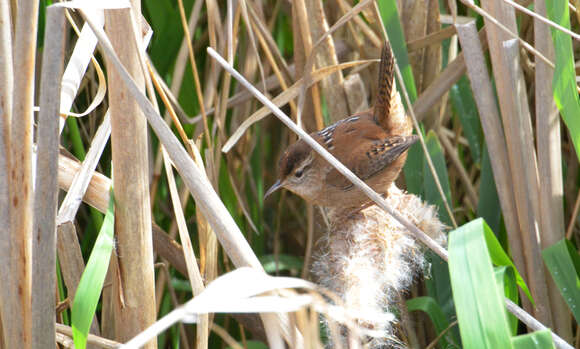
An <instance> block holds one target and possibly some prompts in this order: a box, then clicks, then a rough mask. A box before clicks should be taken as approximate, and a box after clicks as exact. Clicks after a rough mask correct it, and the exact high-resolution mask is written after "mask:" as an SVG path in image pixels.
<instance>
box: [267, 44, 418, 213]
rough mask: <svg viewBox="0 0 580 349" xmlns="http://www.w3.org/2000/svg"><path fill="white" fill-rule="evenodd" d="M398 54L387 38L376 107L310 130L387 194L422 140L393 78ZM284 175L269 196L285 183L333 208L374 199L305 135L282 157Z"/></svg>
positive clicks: (322, 142)
mask: <svg viewBox="0 0 580 349" xmlns="http://www.w3.org/2000/svg"><path fill="white" fill-rule="evenodd" d="M394 64H395V62H394V58H393V54H392V51H391V48H390V46H389V45H388V44H387V43H385V45H384V47H383V50H382V54H381V63H380V67H379V89H378V96H377V101H376V102H375V105H374V107H373V108H372V109H370V110H367V111H364V112H361V113H358V114H355V115H352V116H350V117H348V118H346V119H342V120H340V121H338V122H336V123H334V124H332V125H330V126H328V127H326V128H325V129H323V130H321V131H318V132H313V133H311V134H310V135H311V136H312V138H314V139H315V140H316V141H317V142H318V143H320V144H321V145H322V146H324V147H325V148H326V150H328V151H329V152H330V153H331V154H332V155H334V156H335V157H336V158H337V159H338V160H339V161H340V162H342V163H343V164H344V165H345V166H346V167H348V168H349V169H350V170H351V171H352V172H353V173H354V174H355V175H357V176H358V177H359V178H360V179H362V180H363V181H365V182H366V183H367V184H368V185H369V186H370V187H371V188H373V189H374V190H375V191H377V192H378V193H380V194H385V193H386V192H387V190H388V188H389V186H390V185H391V183H392V182H393V181H394V180H395V179H396V178H397V177H398V175H399V172H400V171H401V168H402V167H403V165H404V164H405V160H406V157H407V154H406V151H407V149H409V147H410V146H411V145H412V144H413V143H415V142H416V141H417V139H418V138H417V136H414V135H411V133H412V129H413V128H412V125H411V122H410V120H409V119H408V117H407V115H406V114H405V111H404V108H403V106H402V103H401V98H400V96H399V93H398V92H397V91H396V88H395V81H394V74H393V72H394ZM278 166H279V177H278V180H277V181H276V183H274V185H273V186H272V187H271V188H270V189H268V191H267V192H266V194H265V197H266V196H268V195H270V194H271V193H273V192H274V191H276V190H278V189H280V188H286V189H288V190H290V191H292V192H294V193H295V194H298V195H299V196H301V197H302V198H304V199H305V200H306V201H308V202H310V203H312V204H315V205H320V206H325V207H331V208H336V207H339V208H351V207H359V206H361V205H363V204H365V203H367V202H369V201H370V199H369V198H368V197H367V196H366V195H365V194H364V193H363V192H362V191H360V190H359V189H357V188H355V187H354V186H353V184H352V183H351V182H350V181H349V180H348V179H346V177H344V176H343V175H342V174H340V172H338V171H337V170H336V169H335V168H334V167H333V166H332V165H330V164H329V163H328V162H327V161H326V160H324V159H323V158H322V157H321V156H320V155H319V154H318V153H316V152H315V151H314V150H312V148H310V146H309V145H308V144H306V142H304V140H299V141H297V142H296V143H294V144H292V145H290V146H289V147H288V149H286V151H285V152H284V154H283V155H282V157H281V158H280V161H279V165H278Z"/></svg>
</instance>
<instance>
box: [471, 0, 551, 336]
mask: <svg viewBox="0 0 580 349" xmlns="http://www.w3.org/2000/svg"><path fill="white" fill-rule="evenodd" d="M482 5H483V9H484V10H485V11H487V13H489V14H490V15H491V16H493V17H494V18H495V19H496V20H497V21H499V22H500V23H503V25H504V26H506V27H507V28H508V29H510V30H511V31H512V32H515V31H517V26H516V19H515V14H514V10H513V8H511V7H510V6H508V5H507V4H505V3H504V2H503V1H501V0H489V1H485V2H483V3H482ZM485 20H486V23H487V24H488V27H487V28H488V29H487V30H488V39H489V40H488V41H489V50H490V53H491V61H492V68H493V74H494V77H495V81H496V89H497V95H498V98H499V106H500V111H501V115H502V116H503V118H502V121H503V125H504V130H505V139H506V145H507V154H508V162H509V165H510V168H511V174H512V176H513V180H512V184H513V191H514V197H515V203H516V212H517V217H518V222H519V230H516V231H513V232H510V234H516V238H515V239H512V240H510V243H511V242H515V243H517V245H514V246H511V250H512V251H513V250H514V249H517V248H521V249H522V254H523V256H524V259H523V261H524V265H523V266H522V265H519V266H518V268H519V269H523V270H526V273H525V275H526V277H527V279H526V280H527V281H528V282H529V284H528V285H529V286H530V291H531V292H532V296H533V297H534V299H535V301H536V304H537V307H536V309H535V312H534V314H536V315H537V316H538V319H539V320H540V321H541V322H542V323H544V324H546V325H547V326H549V327H551V324H552V319H551V311H550V307H549V300H548V298H547V292H546V290H545V275H544V272H543V267H542V260H541V256H540V254H539V241H538V240H537V238H536V236H538V235H537V233H538V228H539V225H538V224H539V207H538V206H539V203H538V185H539V183H538V173H537V163H536V158H535V153H534V147H533V134H532V131H531V121H530V119H529V118H530V116H529V110H528V105H527V103H528V102H527V96H526V93H525V87H524V86H525V85H524V82H523V81H521V79H523V76H521V75H520V73H521V71H520V66H519V60H518V59H519V56H518V55H516V56H515V57H513V58H512V60H511V61H507V60H505V55H506V54H509V53H510V52H511V51H510V48H508V47H506V46H502V45H504V44H503V43H504V41H505V40H508V39H512V37H511V35H510V34H508V33H506V32H505V31H503V30H501V28H500V27H498V26H497V25H496V24H495V23H494V22H491V21H490V20H488V17H486V18H485ZM512 79H513V80H512ZM514 84H516V85H514ZM516 88H520V89H521V88H524V90H516ZM516 93H517V95H516ZM530 166H531V168H530ZM520 176H524V178H523V179H524V180H522V179H521V177H520ZM516 177H517V178H516ZM516 240H517V241H516ZM522 267H523V268H522Z"/></svg>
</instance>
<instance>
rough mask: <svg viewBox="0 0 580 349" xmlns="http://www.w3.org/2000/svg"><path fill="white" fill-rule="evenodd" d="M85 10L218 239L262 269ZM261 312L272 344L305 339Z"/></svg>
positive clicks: (241, 261)
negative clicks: (284, 340)
mask: <svg viewBox="0 0 580 349" xmlns="http://www.w3.org/2000/svg"><path fill="white" fill-rule="evenodd" d="M81 14H82V15H83V17H84V18H85V20H87V22H88V23H89V24H90V25H91V28H92V29H93V31H94V32H95V34H96V35H97V37H98V38H99V42H100V43H101V45H102V48H103V51H104V52H105V54H106V56H107V57H108V59H109V60H110V61H109V62H110V63H112V64H113V66H114V68H115V69H116V70H117V71H118V72H119V73H120V74H121V76H122V78H123V80H124V82H125V83H126V85H127V87H128V89H129V92H130V93H131V95H132V96H133V97H134V98H135V99H136V101H137V102H138V103H139V105H140V106H141V108H142V110H143V111H144V113H145V116H146V117H147V120H148V121H149V123H150V125H151V126H152V128H153V130H154V131H155V133H156V134H157V136H158V137H159V139H160V141H161V142H162V143H163V144H164V146H165V147H166V148H167V150H168V153H169V155H170V157H171V160H172V161H173V163H174V164H175V166H176V168H177V170H178V171H179V173H180V174H181V176H182V178H183V180H184V182H185V183H186V185H187V186H188V188H189V189H190V191H191V193H192V194H193V196H194V197H195V198H196V202H197V204H198V205H199V207H200V208H201V210H202V211H203V213H204V215H205V216H206V218H207V219H208V221H209V222H210V224H211V225H212V228H213V229H214V231H215V232H216V233H217V234H218V239H220V242H221V244H222V246H223V247H224V249H225V251H226V252H227V253H228V255H229V257H230V258H231V259H232V261H233V262H234V263H235V264H236V265H238V266H240V265H249V266H252V267H254V268H258V269H261V265H260V263H259V261H258V259H257V258H256V256H255V255H254V254H253V252H252V250H251V248H250V247H249V245H248V243H247V241H246V240H245V239H244V237H243V235H242V234H241V232H240V231H239V228H238V227H237V226H236V224H235V222H234V221H233V219H232V217H231V216H230V215H229V213H228V212H227V210H226V209H225V207H224V205H223V203H222V202H221V201H220V200H219V198H218V197H217V195H216V193H215V191H213V188H212V187H211V184H209V182H207V180H206V179H204V177H203V176H202V175H201V174H200V173H199V169H198V167H197V166H196V165H195V164H194V163H193V161H192V159H191V158H190V157H189V156H188V155H187V153H186V152H185V150H184V149H183V147H182V146H181V145H180V144H179V142H178V141H177V138H176V137H175V135H174V134H173V133H172V132H171V130H170V129H169V127H168V126H167V125H166V124H165V123H164V122H163V121H162V119H161V116H159V115H158V114H157V113H156V112H155V110H154V108H153V106H152V105H151V103H150V102H149V101H148V100H147V98H146V97H145V96H144V95H143V94H142V92H141V91H140V90H139V88H138V87H137V85H136V84H135V82H134V81H133V80H132V78H131V76H130V75H129V73H128V72H127V70H126V69H125V68H124V67H123V65H122V64H121V63H120V61H119V59H118V57H117V56H116V54H115V51H114V49H113V48H112V46H111V43H110V41H109V40H108V38H107V37H106V35H105V34H104V33H103V31H102V30H100V29H99V28H98V26H96V25H95V24H94V23H93V22H92V20H91V19H90V17H88V16H87V15H86V14H85V13H84V12H83V11H81ZM261 316H262V318H263V319H264V325H265V327H266V333H267V335H268V340H269V343H270V345H271V346H272V347H274V348H281V347H282V346H283V342H282V340H281V337H280V333H282V334H283V335H284V336H285V338H286V339H287V340H288V341H290V338H293V339H294V340H296V341H298V343H301V342H302V336H301V334H300V333H299V332H297V331H296V329H294V328H290V327H289V323H288V321H287V319H285V318H284V317H279V316H276V315H272V314H262V315H261Z"/></svg>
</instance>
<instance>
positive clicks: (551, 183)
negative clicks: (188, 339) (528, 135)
mask: <svg viewBox="0 0 580 349" xmlns="http://www.w3.org/2000/svg"><path fill="white" fill-rule="evenodd" d="M535 10H536V11H537V13H538V15H540V17H541V16H542V15H545V13H546V3H545V2H543V1H538V2H536V3H535ZM542 18H543V17H542ZM534 36H535V38H534V42H535V45H536V48H537V49H538V50H539V51H541V52H544V53H545V54H546V57H548V58H549V59H553V58H554V44H553V42H552V40H551V36H550V28H549V27H548V25H547V24H546V23H545V22H544V21H542V20H541V19H540V18H537V19H536V20H535V21H534ZM535 72H536V74H535V90H536V95H535V97H536V98H535V100H536V105H535V106H536V115H541V116H542V117H536V142H537V147H536V149H537V153H538V172H539V179H540V195H539V198H540V218H541V219H540V226H541V233H542V236H541V243H542V248H546V247H548V246H551V245H553V244H555V243H556V242H558V241H559V240H561V239H562V238H564V215H563V212H562V207H563V197H564V185H563V179H562V151H561V147H562V144H561V143H562V142H561V134H560V114H559V112H558V109H557V108H556V103H555V102H554V97H553V90H552V79H553V77H554V70H553V69H552V68H550V67H548V65H546V64H544V63H543V62H542V61H538V62H536V69H535ZM546 281H547V282H548V285H547V286H548V296H549V297H548V298H549V300H550V304H551V307H552V319H553V320H554V330H555V331H556V332H557V333H558V334H560V336H562V337H563V338H566V339H567V340H568V341H570V340H571V339H572V332H571V331H572V326H571V318H570V317H569V316H568V315H567V312H568V310H567V306H566V303H565V302H564V299H563V298H562V296H561V294H560V292H559V291H558V289H557V287H556V285H555V284H554V281H553V279H552V278H551V277H547V278H546Z"/></svg>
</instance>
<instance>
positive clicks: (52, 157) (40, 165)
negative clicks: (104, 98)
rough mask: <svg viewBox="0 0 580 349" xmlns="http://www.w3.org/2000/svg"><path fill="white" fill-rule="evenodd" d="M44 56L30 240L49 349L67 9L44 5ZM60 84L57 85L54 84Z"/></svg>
mask: <svg viewBox="0 0 580 349" xmlns="http://www.w3.org/2000/svg"><path fill="white" fill-rule="evenodd" d="M44 36H45V38H44V42H45V45H46V46H45V49H44V52H43V55H42V76H41V85H40V113H39V116H38V135H37V139H38V141H37V142H38V159H37V164H36V186H35V192H34V223H33V230H32V231H33V234H34V238H33V239H32V255H33V256H34V258H33V260H32V281H31V282H32V288H33V289H35V290H36V292H35V293H34V297H32V345H33V346H34V347H37V348H48V347H50V346H52V345H54V342H55V337H54V335H55V328H54V316H55V304H54V299H55V297H56V287H57V284H56V223H55V222H56V208H57V204H58V184H57V183H58V180H57V176H58V144H59V137H58V121H59V117H58V114H59V113H58V112H59V108H60V84H59V83H60V80H61V76H62V73H63V62H64V48H65V38H66V35H65V21H64V11H63V10H62V9H59V8H55V7H48V8H47V10H46V31H45V35H44ZM55 86H56V87H55Z"/></svg>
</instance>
